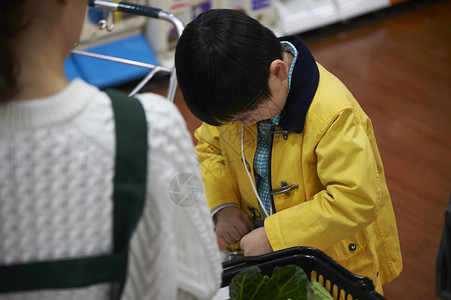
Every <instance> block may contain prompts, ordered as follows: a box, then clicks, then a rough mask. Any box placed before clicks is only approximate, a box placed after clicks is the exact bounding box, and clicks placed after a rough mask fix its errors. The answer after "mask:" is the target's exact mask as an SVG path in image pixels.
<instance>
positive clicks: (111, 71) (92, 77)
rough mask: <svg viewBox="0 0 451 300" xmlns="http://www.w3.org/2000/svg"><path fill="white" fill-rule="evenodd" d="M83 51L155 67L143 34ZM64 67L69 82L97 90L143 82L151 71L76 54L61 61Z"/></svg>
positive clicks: (154, 57)
mask: <svg viewBox="0 0 451 300" xmlns="http://www.w3.org/2000/svg"><path fill="white" fill-rule="evenodd" d="M84 50H85V51H88V52H92V53H97V54H103V55H109V56H114V57H119V58H124V59H129V60H134V61H139V62H143V63H148V64H153V65H158V64H159V62H158V59H157V57H156V55H155V54H154V51H153V50H152V48H151V47H150V46H149V44H148V43H147V40H146V38H145V36H144V35H143V34H136V35H133V36H129V37H126V38H122V39H119V40H116V41H113V42H109V43H105V44H102V45H99V46H95V47H92V48H88V49H84ZM64 67H65V72H66V76H67V77H68V79H69V80H72V79H74V78H81V79H83V80H85V81H86V82H88V83H91V84H93V85H95V86H97V87H99V88H100V89H104V88H107V87H112V86H116V85H120V84H123V83H126V82H130V81H133V80H137V79H140V78H143V77H144V76H146V75H147V74H148V73H149V72H150V71H151V70H149V69H146V68H142V67H137V66H131V65H126V64H123V63H118V62H112V61H107V60H103V59H98V58H93V57H87V56H83V55H77V54H71V55H70V56H69V57H68V58H67V60H66V61H65V64H64Z"/></svg>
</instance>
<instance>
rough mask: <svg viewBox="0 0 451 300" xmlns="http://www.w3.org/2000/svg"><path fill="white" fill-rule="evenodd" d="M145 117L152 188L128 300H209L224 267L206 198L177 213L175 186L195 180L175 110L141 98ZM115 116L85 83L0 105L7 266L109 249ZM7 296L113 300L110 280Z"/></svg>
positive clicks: (0, 220)
mask: <svg viewBox="0 0 451 300" xmlns="http://www.w3.org/2000/svg"><path fill="white" fill-rule="evenodd" d="M138 98H139V100H140V101H141V103H142V104H143V106H144V108H145V111H146V118H147V121H148V124H149V125H148V135H149V138H148V140H149V149H148V153H149V154H148V156H149V160H148V183H147V191H148V192H147V199H146V204H145V208H144V212H143V216H142V218H141V220H140V222H139V223H138V226H137V229H136V230H135V233H134V235H133V236H132V240H131V244H130V256H129V267H128V271H127V280H126V285H125V289H124V293H123V295H122V298H123V299H209V298H211V297H212V296H213V295H214V294H215V292H216V290H217V289H218V286H219V282H220V276H221V268H220V258H219V252H218V249H217V246H216V242H215V238H214V234H213V227H212V224H211V221H210V217H209V212H208V209H207V207H206V201H205V199H204V198H202V199H201V201H199V202H197V203H196V205H193V206H190V207H179V206H177V205H175V204H174V203H173V202H172V201H171V200H170V198H169V193H168V185H169V182H170V181H171V180H172V179H173V178H175V177H176V176H177V175H178V174H181V173H184V172H185V173H186V172H188V173H192V174H193V175H195V176H198V178H201V175H200V173H199V171H198V165H197V164H198V163H197V161H196V158H195V153H194V149H193V145H192V143H191V138H190V136H189V133H188V132H187V130H186V127H185V124H184V121H183V118H182V117H181V115H180V114H179V112H178V111H177V109H176V107H175V106H174V105H173V104H172V103H170V102H169V101H167V100H166V99H164V98H162V97H160V96H157V95H153V94H143V95H139V96H138ZM114 143H115V137H114V117H113V113H112V109H111V102H110V100H109V98H108V96H107V95H106V94H105V93H103V92H101V91H99V90H98V89H96V88H95V87H93V86H90V85H88V84H86V83H85V82H83V81H81V80H74V81H73V82H71V84H70V85H69V86H68V87H67V88H66V89H65V90H63V91H61V92H60V93H58V94H56V95H53V96H51V97H48V98H44V99H34V100H30V101H10V102H8V103H6V104H1V105H0V164H1V167H0V241H1V243H0V265H8V264H14V263H20V262H33V261H41V260H51V259H61V258H71V257H82V256H89V255H96V254H103V253H109V252H111V251H112V209H113V207H112V191H113V185H112V182H113V176H114V154H115V150H114V149H115V144H114ZM0 299H110V286H109V285H108V284H100V285H95V286H92V287H89V288H81V289H73V290H70V291H48V290H47V291H39V292H27V293H11V294H9V295H0Z"/></svg>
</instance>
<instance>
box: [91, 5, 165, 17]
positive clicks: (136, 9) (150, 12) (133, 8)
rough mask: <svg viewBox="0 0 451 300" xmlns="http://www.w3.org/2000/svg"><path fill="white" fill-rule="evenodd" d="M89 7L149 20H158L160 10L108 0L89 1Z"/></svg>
mask: <svg viewBox="0 0 451 300" xmlns="http://www.w3.org/2000/svg"><path fill="white" fill-rule="evenodd" d="M88 5H89V6H92V7H99V8H104V9H110V10H113V11H121V12H125V13H130V14H134V15H140V16H146V17H150V18H155V19H158V18H159V13H160V12H161V9H159V8H154V7H149V6H144V5H139V4H135V3H129V2H119V3H118V2H113V1H108V0H89V3H88Z"/></svg>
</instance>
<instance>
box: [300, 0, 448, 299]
mask: <svg viewBox="0 0 451 300" xmlns="http://www.w3.org/2000/svg"><path fill="white" fill-rule="evenodd" d="M355 21H356V22H355V23H354V24H346V25H344V26H341V27H342V28H336V27H333V28H331V30H332V31H336V32H335V33H334V34H333V35H331V36H327V37H324V38H321V34H322V35H325V34H327V29H326V30H325V31H326V32H321V34H317V35H316V36H315V35H314V34H312V35H310V34H308V35H306V38H305V39H306V42H307V43H308V45H309V47H310V49H311V50H312V52H313V54H314V56H315V58H316V59H317V61H319V62H320V63H322V64H323V65H324V66H325V67H326V68H328V69H329V70H330V71H331V72H333V73H334V74H335V75H336V76H337V77H339V78H340V79H341V80H342V81H343V82H344V83H345V84H346V85H347V86H348V87H349V89H350V90H351V91H352V92H353V94H354V96H355V97H356V98H357V99H358V101H359V102H360V103H361V105H362V107H363V108H364V110H365V111H366V112H367V114H368V115H369V116H370V118H371V119H372V121H373V125H374V129H375V132H376V137H377V140H378V144H379V148H380V152H381V155H382V159H383V161H384V166H385V170H386V176H387V182H388V185H389V188H390V191H391V196H392V200H393V205H394V209H395V214H396V217H397V222H398V230H399V237H400V241H401V247H402V248H401V249H402V254H403V260H404V269H403V271H402V273H401V276H400V277H399V278H398V279H396V280H394V281H393V282H392V283H390V284H387V285H386V286H384V291H385V296H386V297H387V299H436V298H435V293H434V284H435V281H434V280H435V258H436V255H437V250H438V245H439V239H440V235H441V231H442V226H443V214H444V210H445V207H446V205H447V204H448V200H449V197H450V194H451V1H441V2H439V1H435V2H434V1H421V2H420V1H415V2H412V3H408V4H405V5H403V6H402V7H397V8H393V9H392V10H391V11H384V12H381V13H377V14H373V15H369V16H367V17H366V18H359V19H358V20H355ZM349 23H352V21H350V22H349ZM346 27H349V30H348V29H347V28H346ZM345 29H346V30H345ZM309 40H310V42H309Z"/></svg>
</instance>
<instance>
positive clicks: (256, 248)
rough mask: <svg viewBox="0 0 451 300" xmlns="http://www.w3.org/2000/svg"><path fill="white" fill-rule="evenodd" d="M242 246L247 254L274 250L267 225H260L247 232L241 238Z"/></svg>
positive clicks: (251, 254) (260, 253)
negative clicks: (266, 228) (266, 229)
mask: <svg viewBox="0 0 451 300" xmlns="http://www.w3.org/2000/svg"><path fill="white" fill-rule="evenodd" d="M240 248H241V250H243V251H244V255H245V256H254V255H262V254H265V253H269V252H272V251H273V249H272V247H271V244H270V243H269V240H268V236H267V235H266V231H265V227H259V228H257V229H255V230H253V231H251V232H250V233H248V234H246V235H245V236H244V237H243V238H242V239H241V242H240Z"/></svg>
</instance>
